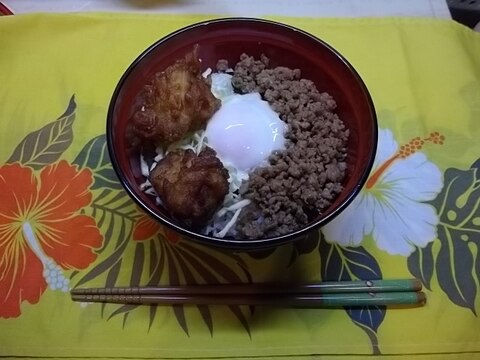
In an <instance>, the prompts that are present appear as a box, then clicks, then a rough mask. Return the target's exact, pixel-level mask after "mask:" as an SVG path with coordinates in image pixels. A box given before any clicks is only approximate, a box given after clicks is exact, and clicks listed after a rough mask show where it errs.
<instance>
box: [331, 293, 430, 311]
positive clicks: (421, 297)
mask: <svg viewBox="0 0 480 360" xmlns="http://www.w3.org/2000/svg"><path fill="white" fill-rule="evenodd" d="M322 302H323V305H324V306H325V307H337V306H388V305H424V304H425V302H426V297H425V294H424V293H423V292H412V291H410V292H387V293H380V292H377V293H356V294H326V295H324V296H323V299H322Z"/></svg>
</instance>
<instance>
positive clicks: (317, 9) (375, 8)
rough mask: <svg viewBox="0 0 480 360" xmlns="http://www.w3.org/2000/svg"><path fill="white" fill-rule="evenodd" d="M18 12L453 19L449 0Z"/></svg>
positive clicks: (67, 7)
mask: <svg viewBox="0 0 480 360" xmlns="http://www.w3.org/2000/svg"><path fill="white" fill-rule="evenodd" d="M3 3H4V4H5V5H7V6H8V7H9V8H10V9H11V10H12V11H13V12H14V13H18V14H22V13H30V12H38V11H46V12H72V11H128V12H161V13H189V14H194V13H198V14H223V15H230V16H263V15H279V16H282V15H283V16H299V17H301V16H311V17H366V16H374V17H384V16H416V17H436V18H450V12H449V10H448V6H447V3H446V1H445V0H322V1H318V0H262V1H258V0H184V1H154V0H130V1H118V0H64V1H58V0H42V1H38V0H4V1H3Z"/></svg>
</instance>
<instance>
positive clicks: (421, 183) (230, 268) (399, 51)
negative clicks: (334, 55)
mask: <svg viewBox="0 0 480 360" xmlns="http://www.w3.org/2000/svg"><path fill="white" fill-rule="evenodd" d="M205 18H206V17H204V16H183V15H182V16H180V15H169V16H159V15H151V16H150V15H135V16H132V15H113V14H88V15H87V14H77V15H47V14H37V15H26V16H10V17H1V18H0V123H1V131H0V144H1V147H0V357H1V356H3V357H8V356H42V357H62V358H64V357H72V358H78V357H99V358H111V357H127V358H210V357H211V358H234V357H238V358H249V357H273V356H276V357H279V358H281V357H288V358H293V356H295V357H300V358H303V357H312V358H317V356H319V357H318V358H322V359H323V358H324V357H323V356H322V357H320V355H324V356H327V355H335V354H337V355H343V356H347V355H353V354H357V355H359V356H358V357H355V358H356V359H359V358H363V356H360V355H369V354H379V353H382V354H391V355H402V354H404V355H405V354H406V358H409V356H410V355H409V354H418V355H419V356H420V355H425V356H424V357H425V358H430V356H429V355H428V354H439V353H443V354H444V355H442V357H436V358H451V357H455V358H467V357H468V358H472V357H474V356H480V321H479V319H478V317H477V315H476V311H477V310H478V305H479V295H478V291H479V274H480V257H479V254H478V246H479V245H480V210H479V209H480V206H479V204H480V197H479V194H480V170H479V169H480V159H479V155H480V142H479V141H478V139H479V136H480V127H479V126H478V124H479V121H480V35H479V34H475V33H473V32H471V31H470V30H468V29H466V28H463V27H461V26H460V25H458V24H455V23H453V22H450V21H438V20H426V19H425V20H424V19H348V20H346V19H345V20H339V19H329V20H325V19H321V20H320V19H293V18H276V19H275V20H279V21H283V22H286V23H289V24H292V25H294V26H297V27H300V28H302V29H304V30H306V31H309V32H311V33H312V34H314V35H316V36H318V37H320V38H322V39H324V40H326V41H327V42H329V43H330V44H331V45H333V46H334V47H335V48H336V49H337V50H339V51H340V52H341V53H342V54H344V55H345V57H346V58H347V59H348V60H349V61H350V62H351V63H352V64H353V65H354V67H355V68H356V69H357V70H358V71H359V73H360V75H361V76H362V78H363V79H364V81H365V82H366V84H367V86H368V88H369V90H370V91H371V93H372V96H373V99H374V102H375V106H376V108H377V111H378V117H379V126H380V138H379V149H378V153H377V160H376V163H375V165H374V169H373V171H372V175H371V177H370V179H369V182H368V184H367V186H366V187H365V189H364V190H362V193H361V194H360V196H359V197H358V198H357V199H356V201H355V202H354V203H353V204H352V205H351V206H350V208H349V209H348V210H347V211H346V212H345V213H344V214H342V215H341V216H340V217H339V218H337V219H336V220H335V221H334V222H333V223H332V224H331V225H329V226H327V227H326V228H325V229H323V231H322V233H315V234H312V235H311V236H310V237H309V238H307V239H305V240H303V241H300V242H298V243H296V244H295V245H288V246H284V247H281V248H279V249H277V250H271V251H264V252H261V253H255V254H247V253H234V254H232V253H225V252H221V251H219V250H217V249H212V248H207V247H205V246H201V245H199V244H195V243H191V242H188V241H185V240H183V239H180V238H178V237H177V236H175V235H174V234H171V233H169V232H166V231H165V230H163V229H161V228H159V227H158V225H156V224H155V223H153V222H152V221H150V220H149V219H148V218H146V217H145V216H144V215H143V214H142V213H141V211H140V210H138V209H137V208H136V207H135V206H134V205H133V204H132V202H131V201H130V200H129V198H128V197H127V196H126V195H125V193H124V192H123V190H122V189H121V187H120V186H119V184H118V181H117V179H116V177H115V175H114V173H113V171H112V169H111V166H110V163H109V159H108V156H107V153H106V148H105V137H104V132H105V118H106V110H107V106H108V103H109V100H110V96H111V94H112V92H113V89H114V87H115V85H116V83H117V81H118V80H119V78H120V76H121V75H122V73H123V72H124V70H125V69H126V68H127V66H128V65H129V64H130V63H131V62H132V60H133V59H134V58H135V57H136V56H137V55H138V54H139V53H140V52H141V51H142V50H143V49H145V48H146V47H147V46H149V45H150V44H151V43H153V42H154V41H155V40H157V39H159V38H161V37H162V36H164V35H166V34H167V33H169V32H171V31H173V30H176V29H178V28H179V27H182V26H184V25H187V24H190V23H193V22H196V21H199V20H203V19H205ZM412 276H415V277H419V278H421V279H422V281H423V282H424V284H425V286H426V287H427V296H428V303H427V305H426V306H425V307H421V308H415V309H395V308H388V309H385V308H369V309H362V310H352V309H346V310H343V309H336V310H326V309H322V310H305V309H271V308H255V309H252V308H248V307H230V308H228V307H221V306H211V307H206V306H203V307H185V308H183V307H178V306H177V307H159V308H156V307H133V306H115V305H107V306H105V307H102V306H100V305H94V304H78V303H73V302H71V301H70V297H69V294H68V289H69V288H71V287H73V286H79V285H82V286H104V285H109V286H114V285H117V286H120V285H129V284H142V285H145V284H158V283H162V284H173V283H203V282H247V281H254V282H261V281H271V280H273V279H281V280H285V281H288V280H296V281H313V280H316V281H317V280H319V279H324V280H325V279H329V280H338V279H344V280H346V279H367V278H381V277H383V278H406V277H412ZM459 353H461V354H462V355H461V356H460V355H458V354H459ZM449 354H450V355H449ZM452 354H453V355H452ZM457 355H458V356H457ZM325 358H327V357H325ZM335 358H338V357H335ZM393 358H397V357H396V356H393Z"/></svg>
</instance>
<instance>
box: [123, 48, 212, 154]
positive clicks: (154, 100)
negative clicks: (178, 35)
mask: <svg viewBox="0 0 480 360" xmlns="http://www.w3.org/2000/svg"><path fill="white" fill-rule="evenodd" d="M140 105H141V106H140V107H139V110H138V111H136V112H135V113H134V114H133V116H132V118H131V119H130V122H131V124H130V125H131V130H132V133H133V135H134V136H135V138H136V142H137V143H139V144H143V143H145V141H146V142H149V143H150V144H152V143H153V144H155V145H161V146H168V145H169V144H171V143H173V142H175V141H177V140H180V139H182V138H183V137H184V136H185V135H186V134H187V133H189V132H193V131H196V130H199V129H201V128H203V127H204V126H205V124H206V122H207V121H208V119H210V118H211V116H212V115H213V113H214V112H215V111H217V110H218V108H219V107H220V100H218V99H216V98H215V97H214V96H213V95H212V93H211V91H210V85H209V84H208V83H207V81H206V80H205V79H204V78H203V77H202V74H201V68H200V62H199V59H198V46H195V47H194V49H193V51H192V52H190V53H188V54H187V55H185V58H184V59H181V60H178V61H177V62H176V63H175V64H174V65H171V66H169V67H168V68H167V69H166V70H165V71H162V72H159V73H157V74H155V76H154V78H153V79H152V81H151V83H149V84H148V85H145V86H144V89H143V92H142V94H141V101H140Z"/></svg>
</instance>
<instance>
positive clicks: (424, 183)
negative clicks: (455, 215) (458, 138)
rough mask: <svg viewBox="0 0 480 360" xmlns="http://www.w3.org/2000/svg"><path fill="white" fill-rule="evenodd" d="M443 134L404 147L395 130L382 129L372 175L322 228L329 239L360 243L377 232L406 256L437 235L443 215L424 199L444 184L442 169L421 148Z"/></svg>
mask: <svg viewBox="0 0 480 360" xmlns="http://www.w3.org/2000/svg"><path fill="white" fill-rule="evenodd" d="M443 140H444V137H443V136H442V135H440V134H439V133H436V132H435V133H432V134H430V136H429V137H428V138H425V139H421V138H415V139H413V140H412V141H410V142H409V143H408V144H406V145H402V146H401V147H400V148H399V146H398V144H397V142H396V141H395V139H394V138H393V134H392V132H391V131H390V130H380V131H379V137H378V149H377V154H376V157H375V162H374V164H373V168H372V172H371V174H370V178H369V179H368V181H367V183H366V185H365V186H364V188H363V189H362V190H361V192H360V194H359V195H358V196H357V197H356V198H355V199H354V200H353V202H352V203H351V204H350V205H349V206H348V207H347V208H346V209H345V210H344V211H343V212H342V213H341V214H340V215H338V216H337V217H336V218H335V219H334V220H333V221H331V222H330V223H329V224H328V225H326V226H325V227H323V228H322V232H323V234H324V236H325V238H326V240H327V241H328V242H336V243H339V244H340V245H344V246H359V245H360V243H361V242H362V240H363V238H364V237H365V236H366V235H372V237H373V239H374V240H375V242H376V243H377V246H378V247H379V248H380V249H382V250H384V251H386V252H388V253H389V254H392V255H403V256H408V255H410V254H411V253H412V252H413V251H414V250H415V246H419V247H425V246H426V245H427V244H428V243H429V242H431V241H433V240H434V239H435V238H436V237H437V224H438V221H439V219H438V215H437V213H436V211H435V208H434V207H433V206H431V205H429V204H425V203H424V202H426V201H429V200H433V199H434V198H435V197H436V196H437V194H438V193H439V192H440V190H441V189H442V174H441V172H440V170H439V169H438V167H437V166H436V165H434V164H433V163H431V162H429V161H428V160H427V157H426V156H425V155H424V154H423V153H420V152H417V151H418V150H420V149H421V148H422V147H423V145H424V144H425V143H426V142H433V143H435V144H442V143H443Z"/></svg>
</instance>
